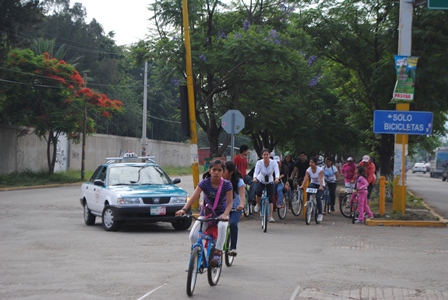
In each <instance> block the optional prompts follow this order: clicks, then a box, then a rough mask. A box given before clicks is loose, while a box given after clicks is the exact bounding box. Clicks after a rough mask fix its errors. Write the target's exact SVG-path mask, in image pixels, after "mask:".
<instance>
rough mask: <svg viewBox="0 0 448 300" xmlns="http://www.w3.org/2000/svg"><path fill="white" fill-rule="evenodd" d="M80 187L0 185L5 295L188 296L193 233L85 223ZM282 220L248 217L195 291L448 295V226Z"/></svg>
mask: <svg viewBox="0 0 448 300" xmlns="http://www.w3.org/2000/svg"><path fill="white" fill-rule="evenodd" d="M417 177H418V176H417ZM188 178H191V176H190V177H186V178H184V177H183V178H182V179H183V183H182V185H183V184H188V180H189V179H188ZM417 180H421V179H417ZM191 188H192V187H190V189H191ZM79 191H80V187H79V186H73V187H61V188H46V189H33V190H20V191H8V192H0V203H1V209H0V240H1V241H2V242H1V243H0V253H2V255H1V257H0V299H185V298H187V296H186V293H185V284H186V277H187V274H186V272H185V270H186V268H187V261H188V257H189V241H188V231H187V232H185V231H184V232H176V231H174V230H173V229H172V227H171V225H170V224H163V223H158V224H149V225H132V224H130V225H125V226H124V227H123V228H122V230H120V231H119V232H116V233H113V232H105V231H104V230H103V229H102V227H101V224H100V219H99V218H97V223H96V224H95V225H94V226H86V225H84V222H83V214H82V207H81V205H80V204H79V200H78V198H79ZM276 219H277V222H276V223H275V224H269V227H268V232H267V233H263V232H262V230H261V222H260V220H259V217H258V216H251V217H249V218H247V219H244V220H242V221H241V222H240V236H239V246H238V251H239V254H238V256H237V257H236V259H235V263H234V265H233V266H232V267H230V268H228V267H225V266H224V267H223V268H224V269H223V272H222V275H221V279H220V281H219V283H218V285H217V286H215V287H210V286H209V285H208V283H207V276H206V275H205V274H203V275H199V277H198V283H197V286H196V290H195V295H194V298H195V299H211V298H213V299H218V300H219V299H448V286H447V285H446V282H447V281H446V278H447V277H448V268H447V265H448V263H447V262H448V249H447V245H448V231H447V229H446V228H412V227H376V226H375V227H374V226H364V225H352V224H351V223H350V221H349V220H348V219H345V218H344V217H342V216H341V215H340V213H335V214H331V215H327V216H325V217H324V221H323V222H322V223H321V224H320V225H316V224H313V223H312V224H311V225H308V226H307V225H305V222H304V221H303V220H301V219H300V218H298V217H294V216H292V214H291V213H288V216H287V218H286V219H285V220H283V221H278V218H276Z"/></svg>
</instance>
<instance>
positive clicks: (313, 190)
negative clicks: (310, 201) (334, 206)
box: [306, 188, 317, 194]
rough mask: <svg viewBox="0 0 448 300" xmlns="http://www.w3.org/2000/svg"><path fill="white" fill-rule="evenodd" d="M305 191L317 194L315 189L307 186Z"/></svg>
mask: <svg viewBox="0 0 448 300" xmlns="http://www.w3.org/2000/svg"><path fill="white" fill-rule="evenodd" d="M306 192H307V193H310V194H317V189H313V188H307V189H306Z"/></svg>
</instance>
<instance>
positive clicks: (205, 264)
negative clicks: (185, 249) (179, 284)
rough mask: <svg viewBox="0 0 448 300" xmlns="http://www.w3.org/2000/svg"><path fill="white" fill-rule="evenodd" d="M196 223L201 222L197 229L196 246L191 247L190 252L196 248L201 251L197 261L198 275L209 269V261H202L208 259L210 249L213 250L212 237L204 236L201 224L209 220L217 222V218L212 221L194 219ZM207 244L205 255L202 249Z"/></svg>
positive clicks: (213, 240) (213, 242) (213, 241)
mask: <svg viewBox="0 0 448 300" xmlns="http://www.w3.org/2000/svg"><path fill="white" fill-rule="evenodd" d="M195 219H196V220H197V221H199V222H201V225H200V227H199V233H198V239H197V241H196V244H194V245H192V246H191V250H193V249H194V248H196V247H199V248H200V249H201V253H200V255H199V259H198V267H200V268H198V270H199V273H200V274H202V273H203V271H204V269H207V268H208V267H209V261H208V259H204V258H210V257H211V256H210V255H211V254H213V253H211V252H212V249H213V248H215V239H214V238H213V236H211V235H209V234H206V233H204V232H203V231H202V224H204V222H208V221H211V220H218V218H214V219H203V220H199V219H197V218H195ZM205 242H207V254H206V253H205V247H204V243H205Z"/></svg>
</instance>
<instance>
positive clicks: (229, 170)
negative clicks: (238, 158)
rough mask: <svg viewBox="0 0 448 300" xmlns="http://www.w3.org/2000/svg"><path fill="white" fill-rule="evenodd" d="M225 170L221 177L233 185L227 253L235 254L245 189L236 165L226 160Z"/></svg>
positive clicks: (244, 201) (244, 200)
mask: <svg viewBox="0 0 448 300" xmlns="http://www.w3.org/2000/svg"><path fill="white" fill-rule="evenodd" d="M225 165H226V170H225V171H224V174H223V175H222V177H223V178H224V179H227V180H229V181H230V182H231V183H232V186H233V207H232V211H231V212H230V220H229V222H230V252H229V255H231V256H236V254H237V251H236V244H237V242H238V222H239V221H240V219H241V213H242V210H243V209H244V204H245V203H246V199H245V198H246V193H245V192H246V191H245V188H244V181H243V179H241V173H240V172H239V171H238V169H237V167H236V165H235V164H234V163H233V162H231V161H226V163H225Z"/></svg>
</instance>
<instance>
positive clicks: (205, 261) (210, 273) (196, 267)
mask: <svg viewBox="0 0 448 300" xmlns="http://www.w3.org/2000/svg"><path fill="white" fill-rule="evenodd" d="M187 217H192V218H194V219H195V220H197V221H198V222H201V225H200V227H199V234H198V240H197V242H196V244H194V245H193V246H191V254H190V260H189V263H188V275H187V295H188V296H190V297H191V296H192V295H193V292H194V288H195V286H196V279H197V276H198V274H203V273H204V272H205V270H207V279H208V283H209V284H210V285H211V286H214V285H216V284H218V281H219V278H220V277H221V270H222V264H221V263H219V265H218V266H216V267H212V266H211V265H210V260H211V259H212V258H213V255H214V252H215V239H214V238H213V236H212V235H209V234H206V233H204V232H203V231H202V224H204V222H208V221H218V222H219V221H224V220H221V219H220V218H209V219H199V218H196V217H194V216H190V215H189V216H187ZM205 244H207V246H205ZM221 258H222V257H221ZM221 261H222V259H221Z"/></svg>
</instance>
